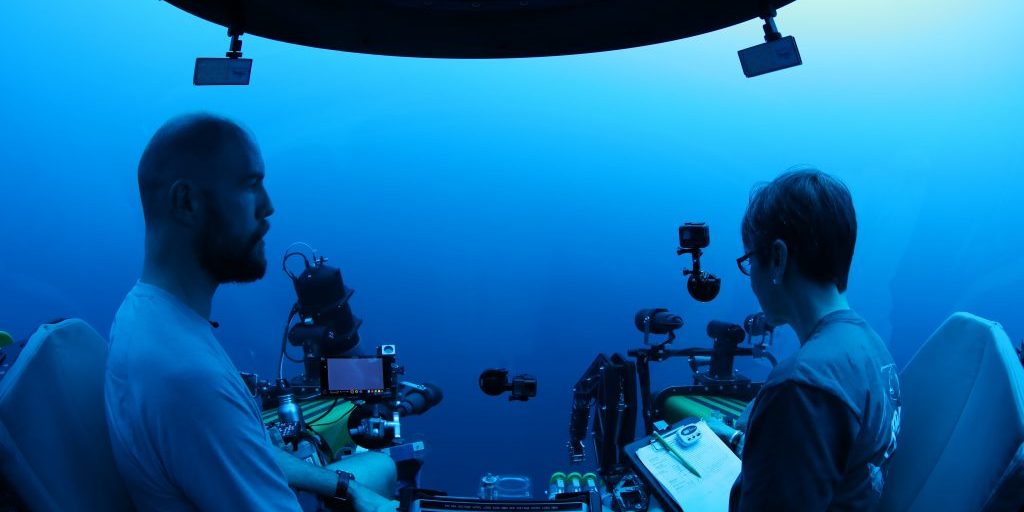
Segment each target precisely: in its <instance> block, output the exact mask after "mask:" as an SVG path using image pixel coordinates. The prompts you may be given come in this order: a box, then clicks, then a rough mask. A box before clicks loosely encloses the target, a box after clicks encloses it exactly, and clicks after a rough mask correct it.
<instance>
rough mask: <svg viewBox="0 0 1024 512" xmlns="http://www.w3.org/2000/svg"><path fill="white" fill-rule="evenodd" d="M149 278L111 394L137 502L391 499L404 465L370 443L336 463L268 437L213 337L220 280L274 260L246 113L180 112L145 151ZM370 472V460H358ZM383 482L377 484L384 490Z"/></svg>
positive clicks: (114, 342) (125, 327)
mask: <svg viewBox="0 0 1024 512" xmlns="http://www.w3.org/2000/svg"><path fill="white" fill-rule="evenodd" d="M138 173H139V174H138V179H139V192H140V195H141V197H142V211H143V215H144V217H145V221H146V248H145V261H144V264H143V270H142V276H141V278H140V279H139V281H138V282H137V283H136V284H135V286H134V288H132V290H131V291H130V292H129V293H128V296H127V297H126V298H125V300H124V303H122V305H121V308H120V309H119V310H118V312H117V315H116V317H115V319H114V325H113V327H112V328H111V332H110V342H111V347H110V354H109V356H108V360H107V375H106V382H105V397H104V398H105V401H106V414H107V421H108V424H109V427H110V439H111V443H112V445H113V450H114V459H115V461H116V463H117V466H118V470H119V471H120V473H121V475H122V477H124V479H125V481H126V483H127V484H128V487H129V490H130V492H131V495H132V501H133V502H134V504H135V506H136V507H138V508H139V509H140V510H157V511H161V512H169V511H192V510H211V511H214V510H215V511H221V510H232V511H248V510H251V511H257V510H259V511H289V510H292V511H294V510H300V508H299V504H298V501H297V499H296V496H295V493H294V492H293V491H292V490H291V489H290V488H289V485H291V486H292V487H294V488H297V489H301V490H306V491H310V492H315V493H317V494H320V495H323V496H335V495H336V494H339V493H346V490H345V487H346V485H347V497H349V498H351V499H352V502H353V505H354V506H355V508H356V510H357V511H358V512H369V511H377V510H387V509H391V510H393V509H394V507H395V503H394V502H391V501H389V500H387V499H385V498H383V497H382V496H381V495H380V494H379V493H381V494H385V495H389V494H390V486H391V485H393V483H394V464H393V462H392V461H391V460H390V459H389V458H387V457H386V456H384V455H381V454H376V453H374V454H367V456H366V457H364V459H363V461H362V464H361V465H359V464H356V465H353V466H352V468H345V469H349V470H350V471H352V473H356V476H355V479H354V480H351V481H349V478H350V477H351V473H347V472H345V471H341V472H335V471H331V470H329V469H325V468H320V467H317V466H313V465H311V464H308V463H306V462H304V461H302V460H300V459H298V458H296V457H294V456H292V455H291V454H290V453H288V452H286V451H284V450H282V449H280V448H278V447H276V446H274V445H273V444H272V443H270V442H269V438H268V435H267V432H266V429H265V428H264V426H263V423H262V421H261V419H260V411H259V410H258V409H257V407H256V404H255V402H254V401H253V399H252V397H251V396H250V395H249V393H248V391H247V389H246V387H245V385H244V384H243V382H242V380H241V378H240V376H239V373H238V369H237V368H235V366H234V364H232V362H231V360H230V359H229V358H228V356H227V354H226V353H225V352H224V349H223V348H222V347H221V345H220V343H219V342H218V341H217V339H216V338H215V337H214V335H213V331H212V326H211V323H210V321H209V318H210V307H211V303H212V301H213V295H214V293H215V292H216V291H217V287H218V286H220V285H221V284H224V283H245V282H252V281H255V280H257V279H260V278H261V277H263V274H264V272H265V271H266V267H267V260H266V257H265V255H264V248H263V236H264V235H266V233H267V230H268V229H269V228H270V223H269V222H268V221H267V218H268V217H270V215H271V214H273V213H274V207H273V206H272V205H271V202H270V197H269V196H268V195H267V191H266V189H265V188H264V187H263V177H264V169H263V160H262V158H261V156H260V152H259V149H258V148H257V147H256V144H255V143H254V142H253V140H252V138H251V137H250V136H249V135H248V134H247V133H246V132H245V130H243V129H242V128H240V127H239V126H238V125H236V124H235V123H233V122H231V121H229V120H227V119H223V118H220V117H215V116H211V115H206V114H202V115H191V116H185V117H180V118H177V119H173V120H171V121H170V122H168V123H167V124H165V125H164V126H163V127H161V128H160V129H159V130H158V131H157V132H156V134H155V135H154V136H153V138H152V140H150V142H149V145H148V146H147V147H146V150H145V151H144V153H143V155H142V159H141V160H140V162H139V169H138ZM360 470H362V472H360ZM374 491H376V492H374Z"/></svg>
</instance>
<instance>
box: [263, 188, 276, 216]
mask: <svg viewBox="0 0 1024 512" xmlns="http://www.w3.org/2000/svg"><path fill="white" fill-rule="evenodd" d="M262 212H263V215H261V216H260V217H261V218H267V217H270V216H271V215H273V214H274V203H273V202H272V201H271V200H270V194H268V193H267V192H266V191H263V210H262Z"/></svg>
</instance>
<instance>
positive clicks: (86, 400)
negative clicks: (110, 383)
mask: <svg viewBox="0 0 1024 512" xmlns="http://www.w3.org/2000/svg"><path fill="white" fill-rule="evenodd" d="M106 356H107V343H106V341H105V340H104V339H103V337H102V336H100V335H99V334H98V333H97V332H96V331H95V330H93V328H92V327H90V326H89V325H88V324H86V323H85V322H83V321H81V320H77V319H72V320H65V321H63V322H60V323H57V324H47V325H43V326H42V327H40V328H39V330H37V331H36V333H35V334H33V335H32V337H31V338H30V339H29V341H28V344H27V345H26V346H25V348H24V350H22V352H21V355H20V356H19V357H18V360H17V361H16V362H15V363H14V365H13V366H12V367H11V370H10V372H9V373H8V374H7V376H6V377H5V378H4V379H3V381H0V472H2V473H3V475H4V477H5V479H6V480H7V482H8V483H9V484H10V485H11V487H12V488H13V489H14V491H15V492H16V493H17V494H18V495H19V496H20V497H21V499H22V500H23V501H24V502H25V503H26V504H27V505H28V506H29V507H30V508H31V509H33V510H54V511H74V510H104V511H108V510H109V511H119V510H131V509H132V506H131V500H130V497H129V495H128V492H127V490H126V489H125V487H124V483H123V482H122V480H121V477H120V475H119V474H118V472H117V468H116V466H115V465H114V459H113V453H112V451H111V447H110V439H109V437H108V436H107V423H106V418H105V415H104V412H103V411H104V405H103V380H104V369H105V367H106Z"/></svg>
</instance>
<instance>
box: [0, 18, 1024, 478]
mask: <svg viewBox="0 0 1024 512" xmlns="http://www.w3.org/2000/svg"><path fill="white" fill-rule="evenodd" d="M894 4H896V5H894ZM4 11H5V14H4V15H3V16H2V17H0V40H2V42H3V44H2V48H3V50H2V52H0V55H2V59H0V62H2V63H3V69H4V72H3V80H0V112H2V113H3V114H2V115H3V123H2V125H0V190H2V191H3V195H4V198H3V201H2V202H0V240H2V241H3V244H4V247H3V249H2V250H0V329H3V330H8V331H10V332H12V334H14V335H15V336H16V337H22V336H27V335H28V334H30V333H31V332H32V331H33V330H34V328H35V327H36V326H37V325H38V324H39V323H40V322H43V321H45V320H47V319H50V318H52V317H56V316H69V317H71V316H73V317H81V318H83V319H85V320H87V321H88V322H90V323H91V324H92V325H93V326H95V327H96V328H97V329H98V330H99V331H100V332H103V333H107V332H108V331H109V326H110V322H111V319H112V317H113V313H114V311H115V310H116V309H117V307H118V305H119V304H120V302H121V300H122V298H123V296H124V294H125V293H126V292H127V291H128V289H129V288H130V287H131V286H132V283H133V282H134V281H135V279H136V278H137V277H138V275H139V272H140V268H141V261H142V235H143V232H142V228H143V224H142V216H141V209H140V206H139V203H138V196H137V189H136V183H135V165H136V163H137V160H138V157H139V155H140V153H141V151H142V148H143V146H144V144H145V143H146V141H147V140H148V138H149V137H150V135H151V134H152V133H153V131H154V130H155V129H156V128H157V127H158V126H159V125H160V124H161V123H162V122H164V121H165V120H166V119H168V118H169V117H171V116H174V115H177V114H181V113H185V112H192V111H203V110H206V111H211V112H215V113H219V114H223V115H227V116H229V117H232V118H234V119H236V120H238V121H239V122H241V123H242V124H244V125H246V126H247V127H249V128H250V129H251V130H252V131H253V132H254V133H255V135H256V138H257V140H258V142H259V144H260V145H261V147H262V150H263V155H264V158H265V160H266V164H267V187H268V190H269V192H270V194H271V197H272V199H273V201H274V205H275V207H276V210H277V213H276V214H275V215H274V216H273V217H272V218H271V222H272V226H273V227H272V229H271V231H270V233H269V235H268V238H267V253H268V260H269V261H270V266H269V271H268V275H267V277H266V278H265V279H263V280H262V281H260V282H258V283H255V284H251V285H244V286H226V287H223V288H222V289H221V290H220V292H219V293H218V294H217V298H216V301H215V305H214V318H215V319H216V320H218V321H219V322H220V323H221V328H220V329H219V331H218V336H219V338H220V340H221V342H222V343H223V344H224V346H225V348H226V350H227V352H228V353H229V355H230V356H231V357H232V358H233V360H234V362H235V364H236V365H237V366H238V367H239V368H240V369H241V370H243V371H255V372H258V373H260V374H261V375H264V376H268V377H269V376H272V375H273V374H274V373H275V371H276V367H275V366H276V361H277V352H278V348H279V342H280V332H281V329H282V327H283V323H284V321H285V317H286V315H287V311H288V309H289V308H290V306H291V304H292V302H293V301H294V293H293V291H292V289H291V286H290V282H289V281H288V280H287V279H286V277H285V275H284V274H283V273H282V272H280V270H279V268H280V266H279V264H278V262H279V260H280V256H281V254H282V252H283V251H284V249H285V247H286V246H288V245H289V244H290V243H292V242H294V241H305V242H308V243H310V244H312V245H314V246H316V247H317V248H318V249H319V250H320V253H321V254H323V255H326V256H328V257H329V258H330V261H331V263H332V264H335V265H338V266H340V267H341V269H342V270H343V272H344V275H345V278H346V282H347V284H348V285H349V286H351V287H353V288H355V290H356V295H355V296H354V297H353V299H352V306H353V309H354V311H355V313H356V315H358V316H360V317H361V318H363V319H364V321H365V324H364V327H363V329H362V338H363V340H364V343H367V344H371V345H375V344H380V343H394V344H397V345H398V349H399V354H400V361H401V362H402V363H403V364H404V365H405V367H406V369H407V375H406V377H407V378H409V379H410V380H416V381H427V382H433V383H436V384H438V385H439V386H441V387H442V388H443V389H444V390H445V393H446V396H445V399H444V402H443V403H442V404H441V405H440V406H439V407H437V408H436V409H434V410H432V411H430V412H429V413H428V414H426V415H425V416H422V417H417V418H412V419H409V420H407V421H406V423H405V425H404V426H405V430H406V432H407V433H414V434H416V435H419V436H422V438H423V439H425V440H426V441H427V443H428V446H429V447H430V450H431V451H430V454H429V457H428V460H427V464H426V465H425V466H424V469H423V473H422V476H423V483H424V485H426V486H427V487H434V488H441V489H446V490H448V491H450V492H452V493H454V494H468V493H474V492H475V490H476V486H477V483H478V479H479V477H480V476H481V475H482V474H484V473H486V472H495V473H502V474H527V475H530V476H531V477H533V478H534V479H535V480H541V479H543V480H544V481H546V479H547V476H548V475H550V474H551V472H553V471H556V470H566V469H569V465H568V461H567V457H566V449H565V443H566V440H567V424H568V423H567V422H568V407H569V400H570V388H571V386H572V384H573V383H574V382H575V380H576V379H577V378H578V376H579V374H580V373H581V372H582V371H583V370H584V369H585V368H586V367H587V365H588V364H589V363H590V361H591V360H592V359H593V357H594V356H595V355H596V354H597V353H598V352H615V351H619V352H625V351H626V350H627V349H628V348H630V347H635V346H638V345H639V344H640V342H641V335H640V334H639V333H638V332H636V330H635V329H634V328H633V326H632V318H633V314H634V312H635V311H636V310H637V309H640V308H644V307H668V308H670V309H671V310H673V311H674V312H676V313H679V314H681V315H682V316H683V317H684V320H685V322H686V325H685V326H684V327H683V328H682V329H681V330H680V339H679V340H678V341H677V342H676V346H677V347H685V346H698V345H699V346H707V345H709V342H708V340H706V339H705V336H704V325H705V324H706V323H707V321H709V320H711V319H724V320H732V321H739V320H741V319H742V318H743V317H744V316H745V315H746V314H748V313H752V312H755V311H757V310H758V307H757V303H756V300H755V299H754V297H753V295H752V294H751V292H750V290H749V286H748V283H747V278H746V277H744V276H742V275H740V274H739V272H738V271H737V270H736V265H735V263H734V259H735V258H736V257H738V256H740V255H741V253H742V246H741V242H740V237H739V221H740V218H741V216H742V214H743V210H744V207H745V205H746V200H747V195H748V193H749V191H750V188H751V186H752V185H753V184H754V183H756V182H758V181H763V180H770V179H771V178H773V177H774V176H776V175H777V174H778V173H780V172H781V171H783V170H785V169H787V168H789V167H790V166H793V165H797V164H809V165H814V166H817V167H819V168H821V169H822V170H825V171H827V172H830V173H833V174H835V175H837V176H839V177H840V178H841V179H843V180H844V181H845V182H846V183H847V184H848V185H849V186H850V189H851V190H852V193H853V196H854V201H855V205H856V208H857V211H858V220H859V223H860V234H859V240H858V244H857V251H856V255H855V258H854V263H853V271H852V274H851V280H850V287H849V297H850V301H851V303H852V304H853V306H854V308H855V309H857V310H858V311H859V312H860V313H861V314H862V315H863V316H864V317H865V318H866V319H867V320H868V321H869V322H870V323H871V324H872V325H873V327H874V328H875V329H876V330H877V331H878V332H879V333H880V334H881V335H882V337H883V338H884V339H885V340H886V341H887V342H888V343H889V345H890V348H891V351H892V353H893V355H894V357H895V359H896V361H897V363H898V364H900V365H903V364H905V363H906V362H907V360H908V359H909V358H910V357H911V356H912V355H913V353H914V351H915V350H916V349H917V347H918V346H919V345H920V344H921V343H923V342H924V340H925V339H926V338H927V337H928V335H929V334H930V333H931V332H932V331H933V330H934V329H935V328H936V327H937V326H938V325H939V323H940V322H941V321H942V320H943V319H944V318H945V317H947V316H948V315H949V314H950V313H952V312H954V311H970V312H973V313H975V314H978V315H980V316H983V317H986V318H989V319H992V320H997V321H999V322H1001V323H1002V324H1003V325H1004V326H1005V328H1006V330H1007V331H1008V333H1009V334H1010V336H1011V338H1012V339H1013V340H1014V341H1015V343H1019V342H1020V340H1021V339H1022V337H1024V316H1022V315H1021V314H1020V309H1021V307H1022V299H1024V296H1022V293H1021V291H1020V290H1021V287H1022V286H1024V257H1022V254H1024V235H1022V231H1021V222H1022V218H1024V215H1022V209H1021V195H1022V192H1024V178H1022V174H1021V171H1022V169H1024V137H1022V135H1024V94H1021V91H1024V70H1022V66H1021V62H1022V59H1021V56H1020V53H1019V52H1020V49H1021V48H1024V33H1022V32H1020V31H1019V20H1020V19H1022V15H1024V6H1022V4H1020V3H1019V2H1013V1H1009V0H1003V1H995V0H993V1H983V2H970V3H958V4H953V3H949V4H948V5H945V6H939V5H937V4H935V3H934V2H926V1H924V0H908V1H904V2H899V3H894V2H888V1H884V0H868V1H860V2H853V1H814V0H800V1H798V2H796V3H794V4H792V5H790V6H788V7H786V8H783V9H782V10H781V11H780V18H779V26H780V28H781V30H782V31H783V32H784V33H786V34H793V35H795V36H796V37H797V40H798V42H799V44H800V49H801V53H802V54H803V59H804V62H805V64H804V65H803V66H802V67H798V68H794V69H790V70H785V71H781V72H778V73H775V74H771V75H767V76H763V77H759V78H755V79H746V78H744V77H743V76H742V74H741V72H740V68H739V64H738V62H737V59H736V54H735V52H736V50H738V49H741V48H744V47H747V46H750V45H753V44H756V43H757V42H759V38H760V27H759V26H758V24H757V23H755V22H748V23H745V24H742V25H739V26H736V27H732V28H729V29H725V30H722V31H719V32H715V33H712V34H707V35H704V36H700V37H696V38H691V39H687V40H682V41H677V42H673V43H670V44H663V45H657V46H652V47H645V48H638V49H632V50H624V51H617V52H609V53H601V54H593V55H583V56H573V57H558V58H544V59H532V60H501V61H452V60H417V59H409V58H393V57H380V56H368V55H356V54H345V53H338V52H330V51H325V50H317V49H312V48H305V47H298V46H291V45H287V44H283V43H279V42H275V41H270V40H265V39H261V38H258V37H253V36H246V37H245V38H244V41H245V47H244V50H245V54H246V56H247V57H252V58H254V59H255V65H254V70H253V78H252V85H251V86H249V87H245V88H196V87H193V86H192V85H191V83H190V80H191V73H192V65H193V62H194V61H193V59H194V58H195V57H197V56H218V55H220V54H222V52H223V51H224V50H225V49H226V46H227V40H226V38H225V36H224V29H223V28H221V27H218V26H214V25H211V24H209V23H207V22H205V21H202V20H200V19H197V18H194V17H192V16H190V15H188V14H186V13H184V12H182V11H179V10H178V9H176V8H174V7H173V6H171V5H169V4H166V3H162V2H157V1H152V0H149V1H133V2H123V1H111V0H106V1H93V2H72V1H68V0H62V1H56V2H46V3H44V4H40V3H31V2H12V3H10V5H7V6H5V8H4ZM685 221H707V222H709V223H710V225H711V229H712V233H711V234H712V245H711V247H710V248H709V249H708V250H707V251H706V256H705V260H704V265H705V267H706V268H707V269H708V270H710V271H712V272H714V273H716V274H718V275H720V276H721V277H722V279H723V283H724V284H723V288H722V292H721V294H720V296H719V298H718V299H717V300H715V301H714V302H712V303H710V304H699V303H697V302H695V301H693V300H692V299H690V298H689V296H688V295H687V294H686V292H685V281H684V278H683V277H682V276H681V275H680V271H681V269H682V268H683V267H684V266H685V265H686V264H687V263H688V258H681V257H677V256H676V255H675V253H674V249H675V247H676V243H677V240H676V226H678V225H679V224H680V223H682V222H685ZM795 347H796V341H795V338H794V336H793V334H792V332H791V331H789V330H788V329H783V330H782V332H780V334H779V335H778V336H777V337H776V347H775V349H776V353H778V354H779V355H780V356H784V355H786V354H787V353H790V352H792V351H793V350H794V349H795ZM292 350H297V349H295V348H292ZM488 367H508V368H510V369H512V370H513V371H517V372H526V373H530V374H532V375H534V376H536V377H537V378H538V379H539V381H540V391H539V396H538V397H537V398H536V399H535V400H532V401H530V402H527V403H509V402H508V401H507V400H506V399H504V398H491V397H486V396H484V395H483V394H482V393H481V392H480V391H479V390H478V389H477V376H478V375H479V373H480V372H481V371H482V370H483V369H485V368H488ZM739 368H740V369H741V370H742V371H744V372H746V373H747V374H748V375H750V376H752V377H755V378H763V377H764V375H766V373H767V370H768V369H767V367H765V366H762V365H760V364H756V363H750V362H742V363H740V364H739ZM297 371H298V369H297V368H294V367H292V368H290V370H289V373H294V372H297ZM936 378H937V379H941V378H942V376H941V375H936ZM689 379H690V376H689V370H688V368H687V367H686V365H685V362H683V361H679V362H677V363H672V362H670V363H663V364H662V365H660V366H656V367H655V369H654V383H655V388H656V389H659V388H661V387H664V386H668V385H674V384H686V383H688V382H689ZM993 406H998V404H993ZM588 469H589V468H588ZM537 489H540V486H539V485H538V486H537Z"/></svg>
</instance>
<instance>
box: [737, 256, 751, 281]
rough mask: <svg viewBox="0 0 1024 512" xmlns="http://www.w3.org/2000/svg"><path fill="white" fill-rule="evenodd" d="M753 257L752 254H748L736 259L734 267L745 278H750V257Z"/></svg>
mask: <svg viewBox="0 0 1024 512" xmlns="http://www.w3.org/2000/svg"><path fill="white" fill-rule="evenodd" d="M753 255H754V252H753V251H751V252H748V253H746V254H744V255H743V256H740V257H739V258H736V266H737V267H739V268H740V272H742V273H743V275H745V276H750V257H751V256H753Z"/></svg>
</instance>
